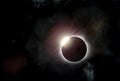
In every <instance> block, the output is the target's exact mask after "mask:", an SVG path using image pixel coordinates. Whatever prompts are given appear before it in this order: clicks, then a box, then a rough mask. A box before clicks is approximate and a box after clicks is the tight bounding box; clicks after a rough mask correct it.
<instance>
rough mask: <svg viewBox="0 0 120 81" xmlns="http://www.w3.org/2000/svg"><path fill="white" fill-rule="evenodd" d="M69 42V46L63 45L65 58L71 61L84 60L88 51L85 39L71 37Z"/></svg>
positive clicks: (62, 49)
mask: <svg viewBox="0 0 120 81" xmlns="http://www.w3.org/2000/svg"><path fill="white" fill-rule="evenodd" d="M69 42H70V43H69V44H68V45H67V46H62V47H61V51H62V54H63V56H64V58H65V59H67V60H68V61H70V62H77V61H80V60H82V59H83V58H84V57H85V55H86V52H87V46H86V43H85V41H84V40H82V39H81V38H78V37H71V38H70V40H69Z"/></svg>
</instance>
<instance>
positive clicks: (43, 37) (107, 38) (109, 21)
mask: <svg viewBox="0 0 120 81" xmlns="http://www.w3.org/2000/svg"><path fill="white" fill-rule="evenodd" d="M37 1H38V2H37ZM23 5H24V9H23V12H22V11H20V12H22V14H21V13H19V14H17V13H10V14H9V16H8V17H6V18H7V21H6V23H7V24H4V26H5V30H4V33H3V37H4V39H2V42H3V44H4V45H3V46H2V48H3V50H1V54H0V74H1V78H0V80H1V81H2V80H3V81H4V80H40V81H45V80H47V81H51V80H53V81H64V80H69V81H109V80H112V81H119V80H120V78H119V72H120V51H119V48H120V38H119V34H120V1H119V0H109V1H108V0H104V1H101V0H98V1H95V0H58V2H57V0H52V1H46V0H24V2H23ZM16 12H17V11H16ZM21 18H23V19H21ZM92 20H93V22H92ZM59 21H60V22H61V23H62V24H63V25H64V23H67V24H68V23H69V22H75V25H77V26H79V25H80V26H81V27H80V28H81V31H82V32H84V33H85V35H86V37H87V38H88V41H90V44H91V47H93V48H94V49H93V50H92V52H91V55H93V56H92V57H91V58H89V59H88V60H87V61H86V62H85V63H83V64H78V65H70V64H66V63H64V62H62V61H61V60H62V59H58V57H56V56H57V55H56V52H54V51H56V49H57V47H55V43H56V42H55V40H57V38H56V39H55V37H54V38H53V39H52V40H49V39H51V38H52V36H53V35H55V36H58V34H59V32H61V31H62V29H63V30H64V29H65V27H60V29H59V27H58V28H56V26H59V23H58V22H59ZM100 22H102V25H100V28H99V24H100ZM7 25H9V28H7ZM69 25H71V23H69ZM69 25H68V26H69ZM73 25H74V24H72V26H73ZM60 26H61V24H60ZM6 28H7V29H6ZM66 28H67V27H66ZM68 28H69V27H68ZM56 32H57V33H56ZM66 32H67V31H66ZM52 41H53V42H54V45H53V44H52V46H50V48H49V43H50V45H51V43H52ZM44 43H45V45H44ZM53 48H54V50H51V49H53ZM50 50H51V51H50ZM118 79H119V80H118Z"/></svg>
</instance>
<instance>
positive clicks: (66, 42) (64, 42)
mask: <svg viewBox="0 0 120 81" xmlns="http://www.w3.org/2000/svg"><path fill="white" fill-rule="evenodd" d="M72 37H76V38H80V39H82V40H83V41H84V42H85V44H86V47H87V51H86V54H85V56H84V57H83V58H82V59H81V60H79V61H76V62H72V61H69V60H67V59H66V58H65V57H64V55H63V53H62V47H63V46H64V45H67V44H68V43H69V42H70V41H69V39H70V38H72ZM89 51H90V46H89V43H88V42H87V41H86V40H85V38H84V37H83V36H80V35H71V36H67V37H64V38H63V40H61V43H60V49H59V53H60V56H61V58H62V59H63V60H64V61H65V62H67V63H72V64H76V63H81V62H83V61H84V60H85V59H86V58H87V57H88V56H89Z"/></svg>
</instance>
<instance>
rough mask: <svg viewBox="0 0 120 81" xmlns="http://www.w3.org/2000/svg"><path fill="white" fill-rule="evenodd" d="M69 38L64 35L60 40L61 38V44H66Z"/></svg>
mask: <svg viewBox="0 0 120 81" xmlns="http://www.w3.org/2000/svg"><path fill="white" fill-rule="evenodd" d="M69 40H70V37H64V38H63V39H62V40H61V46H64V45H66V44H67V43H68V42H69Z"/></svg>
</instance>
